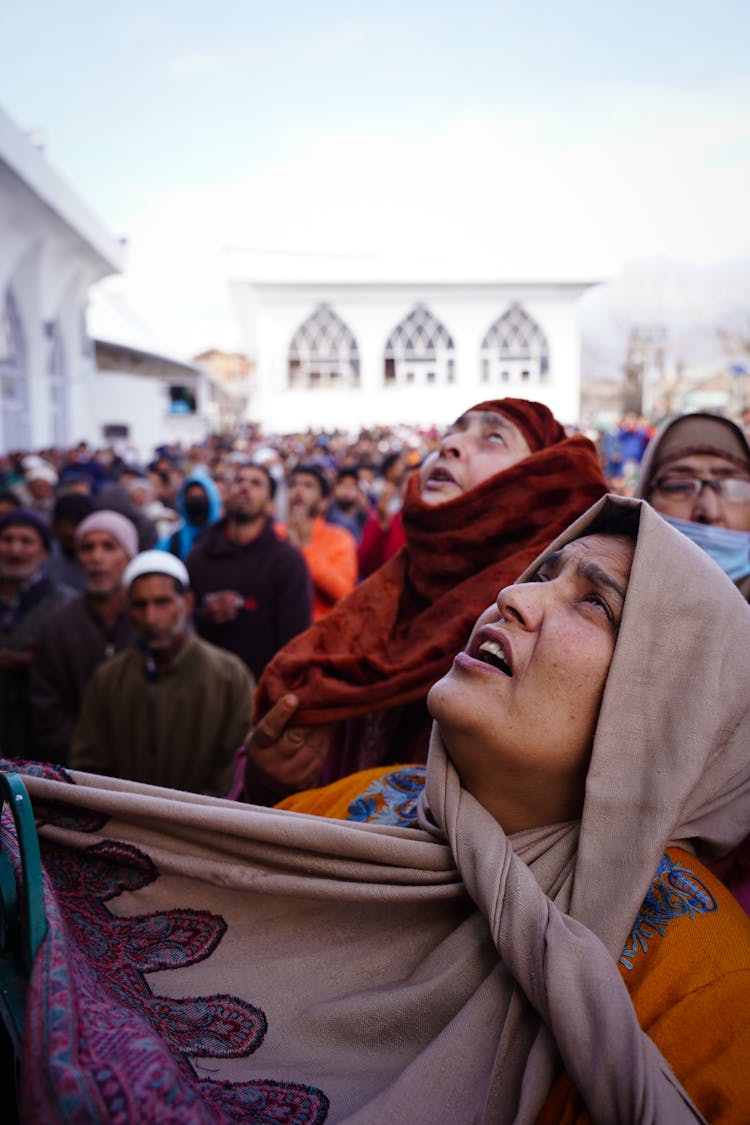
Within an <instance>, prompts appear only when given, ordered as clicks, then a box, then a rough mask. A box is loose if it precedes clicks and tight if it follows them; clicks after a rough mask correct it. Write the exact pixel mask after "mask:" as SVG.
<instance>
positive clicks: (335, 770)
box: [244, 398, 605, 804]
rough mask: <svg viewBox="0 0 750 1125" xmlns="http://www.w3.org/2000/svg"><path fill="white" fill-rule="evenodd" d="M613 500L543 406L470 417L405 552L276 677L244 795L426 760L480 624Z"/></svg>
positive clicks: (587, 448)
mask: <svg viewBox="0 0 750 1125" xmlns="http://www.w3.org/2000/svg"><path fill="white" fill-rule="evenodd" d="M604 492H605V485H604V480H603V478H602V475H601V470H600V467H599V462H598V458H597V455H596V451H595V449H594V446H593V445H592V443H591V442H590V441H589V440H588V439H587V438H585V437H582V436H580V435H576V436H574V437H566V435H565V431H564V430H563V428H562V426H561V425H560V424H559V422H557V421H556V419H555V418H554V417H553V415H552V414H551V412H550V411H549V410H548V409H547V407H546V406H543V405H542V404H541V403H537V402H530V401H527V400H524V399H513V398H506V399H500V400H492V401H488V402H482V403H479V404H478V405H477V406H474V407H472V408H471V410H469V411H467V413H466V414H464V415H462V416H461V417H460V418H459V419H458V420H457V422H456V423H455V424H454V425H453V426H452V427H451V428H450V430H449V431H448V433H447V434H446V435H445V437H444V438H443V439H442V441H441V443H440V447H439V448H438V450H437V451H436V452H435V453H434V454H431V455H430V457H428V458H427V459H426V460H425V462H424V464H423V465H422V467H421V469H420V470H419V472H418V473H415V474H413V475H412V477H411V478H410V480H409V482H408V485H407V490H406V497H405V501H404V507H403V524H404V531H405V534H406V544H405V546H404V547H403V548H402V549H401V551H399V553H398V554H397V555H396V556H394V558H392V559H390V560H389V561H388V562H387V563H386V564H385V565H384V566H382V567H381V568H380V569H379V570H378V571H376V572H375V574H373V575H372V576H371V577H370V578H369V579H367V580H366V581H365V582H363V583H362V585H360V586H358V587H357V589H356V590H354V591H353V592H352V593H351V594H350V595H349V596H348V597H346V598H344V599H343V600H342V601H341V602H339V603H338V605H337V606H336V607H335V608H334V609H333V610H332V611H331V613H329V614H328V615H327V616H326V617H325V618H323V619H322V620H321V621H319V622H317V623H316V624H315V625H313V626H312V627H311V628H310V629H308V630H307V631H306V632H304V633H302V634H300V636H298V637H296V638H295V639H294V640H292V641H291V642H290V643H289V644H288V645H287V646H286V647H285V648H284V649H282V650H281V652H279V653H277V655H276V656H275V657H274V659H273V660H272V661H271V663H270V664H269V665H268V667H267V668H266V670H265V672H264V674H263V676H262V678H261V681H260V684H259V686H258V690H257V693H256V703H255V726H254V728H253V731H252V733H251V735H250V737H249V739H248V743H247V760H246V769H245V791H244V799H245V800H248V801H252V802H254V803H256V804H270V803H275V802H276V801H278V800H280V799H281V798H282V797H284V796H286V795H287V794H288V793H289V792H290V791H295V790H298V789H304V788H308V787H310V786H312V785H316V784H326V783H328V782H331V781H334V780H336V779H337V778H340V777H344V776H346V775H347V774H349V773H352V772H354V771H355V770H360V769H366V768H368V767H372V766H379V765H389V764H391V763H395V762H424V761H425V760H426V756H427V743H428V737H429V731H430V718H429V715H428V713H427V709H426V707H425V698H426V696H427V692H428V690H429V688H430V686H431V685H432V684H433V683H434V682H435V681H436V680H437V679H439V678H440V676H442V675H444V674H445V672H446V671H447V669H448V667H449V665H450V662H451V660H452V659H453V655H454V653H455V651H456V649H457V648H460V647H461V646H462V645H463V643H464V641H465V639H466V637H467V636H468V634H469V632H470V630H471V627H472V624H473V622H474V620H475V618H476V617H477V615H478V614H479V613H480V612H481V611H482V610H483V609H484V608H485V607H486V606H487V605H488V604H489V603H490V602H491V601H492V600H493V598H494V597H495V594H496V592H497V590H498V589H500V588H501V587H503V586H505V585H507V584H508V583H509V582H512V581H513V580H514V579H515V578H516V577H517V576H518V575H519V574H520V573H521V572H522V571H523V570H524V569H525V568H526V567H527V566H528V564H529V563H530V562H531V560H532V559H533V558H535V557H536V555H537V554H539V552H540V551H541V550H542V548H543V547H545V546H546V545H547V544H548V543H549V542H550V541H551V540H552V539H554V538H555V536H556V535H558V534H559V533H560V532H561V531H562V530H563V529H564V528H565V527H567V526H568V524H570V523H571V522H572V521H573V520H574V519H575V518H576V517H577V516H579V515H581V513H582V512H584V511H585V510H586V509H587V508H588V507H589V506H590V505H591V504H592V503H593V502H594V500H596V499H598V498H599V496H601V495H602V494H603V493H604ZM292 717H294V723H293V725H289V724H290V720H291V719H292Z"/></svg>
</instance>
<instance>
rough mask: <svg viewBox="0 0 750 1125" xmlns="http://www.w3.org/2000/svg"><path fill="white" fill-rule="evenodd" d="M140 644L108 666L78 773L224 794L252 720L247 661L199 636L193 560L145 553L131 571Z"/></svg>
mask: <svg viewBox="0 0 750 1125" xmlns="http://www.w3.org/2000/svg"><path fill="white" fill-rule="evenodd" d="M123 584H124V586H125V589H126V591H127V606H128V614H129V617H130V621H131V624H132V625H133V627H134V629H135V632H136V638H137V639H136V641H135V642H134V643H133V644H132V645H131V646H130V647H129V648H128V649H127V650H126V651H125V652H122V653H120V654H119V655H118V656H115V657H114V658H113V659H112V660H110V661H108V662H107V663H106V664H103V665H102V666H101V667H100V668H98V669H97V671H96V672H95V673H94V675H93V676H92V678H91V680H90V681H89V683H88V685H87V687H86V691H85V693H84V697H83V704H82V706H81V714H80V718H79V720H78V724H77V726H76V731H75V735H74V738H73V745H72V749H71V761H70V764H71V766H72V767H73V769H80V770H87V771H89V772H91V773H104V774H108V775H109V776H111V777H121V778H126V779H128V780H131V781H141V782H146V783H148V784H151V785H161V786H165V787H167V788H170V789H186V790H189V791H190V792H195V793H206V794H208V795H211V796H224V795H225V793H226V792H227V790H228V788H229V785H230V782H231V780H232V774H233V769H234V758H235V753H236V751H237V749H238V747H239V746H240V745H241V743H242V741H243V739H244V737H245V735H246V733H247V730H248V728H249V726H250V718H251V713H252V697H253V690H254V687H255V685H254V682H253V680H252V677H251V676H250V674H249V672H248V671H247V669H246V667H245V665H244V664H243V663H242V661H241V660H240V659H239V658H238V657H236V656H233V655H232V654H231V653H228V652H225V651H224V650H222V649H219V648H216V647H215V646H214V645H211V644H209V643H208V642H207V641H204V640H201V639H200V638H199V637H197V636H196V635H195V634H194V633H193V631H192V628H191V624H190V619H191V613H192V608H193V595H192V593H191V591H190V588H189V577H188V572H187V570H186V568H185V565H184V563H182V561H181V560H180V559H178V558H176V557H175V556H174V555H171V554H168V553H167V552H165V551H143V552H142V553H141V554H139V555H136V557H135V558H134V559H133V560H132V562H130V563H129V564H128V566H127V568H126V570H125V574H124V576H123Z"/></svg>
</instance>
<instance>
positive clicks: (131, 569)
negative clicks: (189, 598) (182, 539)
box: [122, 551, 190, 590]
mask: <svg viewBox="0 0 750 1125" xmlns="http://www.w3.org/2000/svg"><path fill="white" fill-rule="evenodd" d="M144 574H166V575H168V576H169V577H170V578H176V579H177V581H178V582H179V583H180V585H181V586H182V588H183V589H184V590H189V589H190V575H189V574H188V572H187V567H186V566H185V564H184V563H183V562H182V561H181V560H180V559H178V558H177V556H176V555H173V554H170V552H169V551H141V553H140V555H136V556H135V558H134V559H133V560H132V562H129V563H128V565H127V566H126V567H125V573H124V574H123V576H122V584H123V586H124V587H125V589H126V590H129V589H130V587H131V586H132V585H133V583H134V582H135V580H136V578H142V577H143V575H144Z"/></svg>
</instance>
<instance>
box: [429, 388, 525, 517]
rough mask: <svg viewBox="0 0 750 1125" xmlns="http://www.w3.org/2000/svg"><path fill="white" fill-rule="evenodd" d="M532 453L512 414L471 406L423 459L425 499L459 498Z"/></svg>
mask: <svg viewBox="0 0 750 1125" xmlns="http://www.w3.org/2000/svg"><path fill="white" fill-rule="evenodd" d="M530 453H531V450H530V448H529V444H528V442H527V441H526V438H525V437H524V436H523V434H522V433H521V431H520V430H519V429H518V427H517V426H514V425H513V423H512V422H511V421H510V419H509V418H505V417H504V416H503V415H502V414H497V413H495V411H492V410H469V411H467V412H466V414H462V415H461V417H460V418H458V419H457V420H456V421H455V422H454V423H453V425H452V426H451V427H450V429H449V430H448V431H447V433H446V434H444V436H443V437H442V438H441V439H440V445H439V446H438V448H437V449H436V450H435V451H434V452H433V453H430V454H429V456H428V457H426V458H425V459H424V461H423V462H422V466H421V468H420V470H419V487H420V494H421V496H422V500H423V501H424V503H425V504H430V505H431V506H434V505H435V504H444V503H446V501H448V500H455V498H456V497H457V496H461V495H462V493H464V492H468V491H469V489H470V488H476V486H477V485H478V484H481V483H482V481H485V480H488V479H489V478H490V477H494V476H495V474H496V473H500V472H502V471H503V470H504V469H509V468H510V467H511V465H515V464H516V462H517V461H522V460H523V458H524V457H528V456H529V455H530Z"/></svg>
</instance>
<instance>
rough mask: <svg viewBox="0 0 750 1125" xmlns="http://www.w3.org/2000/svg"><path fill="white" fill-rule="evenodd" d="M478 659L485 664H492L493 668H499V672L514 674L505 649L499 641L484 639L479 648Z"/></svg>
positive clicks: (508, 674)
mask: <svg viewBox="0 0 750 1125" xmlns="http://www.w3.org/2000/svg"><path fill="white" fill-rule="evenodd" d="M477 659H478V660H481V661H483V662H484V663H485V664H491V665H492V667H493V668H497V670H498V671H499V672H502V673H503V674H504V675H506V676H512V675H513V669H512V668H511V666H510V664H509V663H508V660H507V657H506V655H505V649H504V648H503V646H502V645H501V644H498V642H497V641H482V643H481V645H480V646H479V648H478V649H477Z"/></svg>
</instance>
